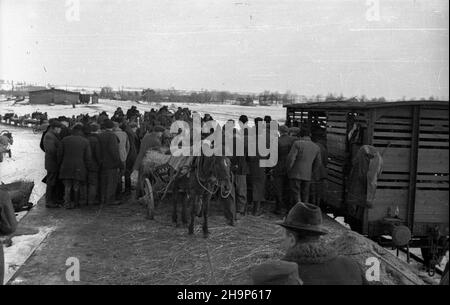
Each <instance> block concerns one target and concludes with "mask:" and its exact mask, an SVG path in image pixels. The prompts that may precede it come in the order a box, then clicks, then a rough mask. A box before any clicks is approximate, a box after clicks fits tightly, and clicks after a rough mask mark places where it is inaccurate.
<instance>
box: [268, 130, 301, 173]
mask: <svg viewBox="0 0 450 305" xmlns="http://www.w3.org/2000/svg"><path fill="white" fill-rule="evenodd" d="M295 140H296V139H295V138H294V137H291V136H289V135H282V136H280V137H279V138H278V162H277V165H275V167H274V168H273V174H274V176H283V175H287V168H286V161H287V157H288V155H289V152H290V151H291V148H292V145H293V144H294V142H295Z"/></svg>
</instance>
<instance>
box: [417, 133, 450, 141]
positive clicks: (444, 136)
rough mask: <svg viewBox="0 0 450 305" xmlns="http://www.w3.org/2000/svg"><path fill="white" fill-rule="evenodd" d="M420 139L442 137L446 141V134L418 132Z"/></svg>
mask: <svg viewBox="0 0 450 305" xmlns="http://www.w3.org/2000/svg"><path fill="white" fill-rule="evenodd" d="M420 139H421V140H423V139H443V140H447V142H448V134H439V133H420Z"/></svg>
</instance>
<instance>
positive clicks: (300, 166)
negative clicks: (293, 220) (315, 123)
mask: <svg viewBox="0 0 450 305" xmlns="http://www.w3.org/2000/svg"><path fill="white" fill-rule="evenodd" d="M320 166H321V158H320V148H319V146H317V145H316V144H315V143H314V142H313V141H312V140H311V137H310V132H309V130H307V129H306V128H302V129H301V130H300V140H298V141H295V142H294V144H293V145H292V148H291V151H290V152H289V155H288V157H287V160H286V168H287V170H288V176H289V184H290V188H291V192H292V194H293V199H294V201H293V203H294V204H295V203H297V202H299V201H303V202H310V201H309V199H310V198H309V190H310V186H311V180H312V174H313V172H316V169H315V168H316V167H320Z"/></svg>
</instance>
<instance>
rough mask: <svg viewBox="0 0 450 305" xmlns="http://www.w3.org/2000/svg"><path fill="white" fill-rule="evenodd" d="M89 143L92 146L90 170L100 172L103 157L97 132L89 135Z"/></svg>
mask: <svg viewBox="0 0 450 305" xmlns="http://www.w3.org/2000/svg"><path fill="white" fill-rule="evenodd" d="M87 139H88V141H89V144H90V146H91V157H92V159H91V165H92V166H91V168H90V170H89V171H92V172H98V171H99V170H100V160H101V158H102V153H101V150H100V141H99V139H98V135H97V134H95V133H92V134H89V135H88V136H87Z"/></svg>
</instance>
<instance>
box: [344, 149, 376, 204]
mask: <svg viewBox="0 0 450 305" xmlns="http://www.w3.org/2000/svg"><path fill="white" fill-rule="evenodd" d="M382 169H383V158H382V157H381V154H380V153H379V152H378V151H377V149H376V148H375V147H373V146H370V145H363V146H361V148H360V149H359V150H358V153H357V154H356V156H355V158H354V159H353V161H352V168H351V172H350V177H349V182H350V185H349V190H348V194H347V196H348V203H349V205H352V206H361V207H366V208H371V207H372V206H373V202H374V200H375V192H376V190H377V182H378V177H379V176H380V175H381V172H382Z"/></svg>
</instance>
